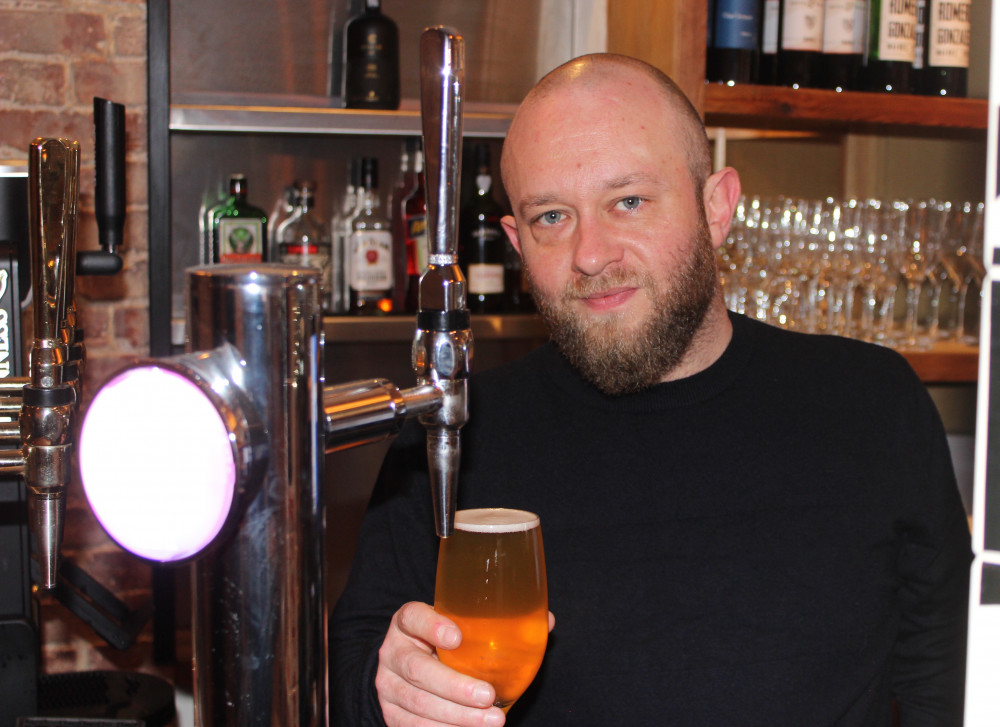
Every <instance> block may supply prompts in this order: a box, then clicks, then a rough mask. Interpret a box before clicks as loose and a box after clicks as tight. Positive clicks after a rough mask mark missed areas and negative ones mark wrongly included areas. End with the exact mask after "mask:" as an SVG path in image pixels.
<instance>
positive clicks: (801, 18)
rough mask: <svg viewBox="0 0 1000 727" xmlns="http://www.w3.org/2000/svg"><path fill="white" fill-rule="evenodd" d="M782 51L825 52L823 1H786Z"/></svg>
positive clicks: (782, 30)
mask: <svg viewBox="0 0 1000 727" xmlns="http://www.w3.org/2000/svg"><path fill="white" fill-rule="evenodd" d="M781 49H782V50H796V51H821V50H823V0H785V14H784V25H783V26H782V29H781Z"/></svg>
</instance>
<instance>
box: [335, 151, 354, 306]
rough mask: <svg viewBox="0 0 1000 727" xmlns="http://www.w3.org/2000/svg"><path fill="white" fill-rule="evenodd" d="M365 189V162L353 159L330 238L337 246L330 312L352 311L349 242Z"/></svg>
mask: <svg viewBox="0 0 1000 727" xmlns="http://www.w3.org/2000/svg"><path fill="white" fill-rule="evenodd" d="M360 185H361V161H360V160H359V159H352V160H351V162H350V164H349V166H348V172H347V185H346V186H345V188H344V194H343V195H342V196H341V198H340V201H339V203H338V204H337V206H336V208H337V212H336V213H335V214H334V215H333V219H331V221H330V236H331V238H332V242H333V251H332V253H333V271H332V276H333V281H332V283H331V286H330V312H331V313H347V312H348V310H349V309H350V307H351V299H350V295H349V293H348V284H347V276H348V274H349V273H348V267H349V264H348V263H349V261H348V257H347V244H348V242H347V241H348V238H350V236H351V220H352V218H353V217H354V215H355V213H356V212H357V209H358V187H359V186H360Z"/></svg>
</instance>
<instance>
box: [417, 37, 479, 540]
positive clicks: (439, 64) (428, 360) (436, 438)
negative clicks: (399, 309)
mask: <svg viewBox="0 0 1000 727" xmlns="http://www.w3.org/2000/svg"><path fill="white" fill-rule="evenodd" d="M464 76H465V42H464V40H463V39H462V37H461V36H460V35H459V34H458V33H457V32H456V31H454V30H453V29H451V28H445V27H437V28H428V29H427V30H426V31H424V34H423V35H422V36H421V39H420V79H421V110H422V115H423V127H424V157H425V167H424V173H425V175H426V179H427V219H428V245H429V246H430V255H429V257H428V263H429V264H428V268H427V270H426V271H424V273H423V275H422V276H421V277H420V296H419V299H420V310H419V312H418V313H417V332H416V335H415V337H414V339H413V369H414V372H415V373H416V376H417V383H418V384H420V385H428V384H430V385H432V386H434V387H436V388H437V389H439V390H440V391H441V393H442V395H443V401H442V405H441V407H440V408H439V409H437V410H436V411H434V412H433V413H429V414H426V415H424V416H422V417H420V421H421V422H422V423H423V424H424V426H425V427H426V429H427V460H428V468H429V475H430V482H431V497H432V500H433V503H434V528H435V531H436V532H437V534H438V535H439V536H440V537H448V536H449V535H451V533H452V530H453V528H454V521H455V503H456V495H457V490H458V468H459V461H460V458H461V437H460V435H459V430H460V429H461V428H462V426H463V425H464V424H465V422H466V421H467V420H468V418H469V409H468V378H469V370H470V366H471V362H472V348H473V343H472V324H471V317H470V315H469V311H468V309H467V308H466V305H465V277H464V276H463V275H462V271H461V269H460V268H459V266H458V234H457V220H458V203H459V200H458V197H459V194H458V182H459V174H460V172H461V168H462V91H463V88H462V86H463V83H464Z"/></svg>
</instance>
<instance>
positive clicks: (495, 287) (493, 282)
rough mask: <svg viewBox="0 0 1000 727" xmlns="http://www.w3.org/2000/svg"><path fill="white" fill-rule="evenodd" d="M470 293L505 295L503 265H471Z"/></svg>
mask: <svg viewBox="0 0 1000 727" xmlns="http://www.w3.org/2000/svg"><path fill="white" fill-rule="evenodd" d="M469 293H470V294H472V295H491V294H493V293H503V264H502V263H500V264H495V265H494V264H487V263H471V264H470V265H469Z"/></svg>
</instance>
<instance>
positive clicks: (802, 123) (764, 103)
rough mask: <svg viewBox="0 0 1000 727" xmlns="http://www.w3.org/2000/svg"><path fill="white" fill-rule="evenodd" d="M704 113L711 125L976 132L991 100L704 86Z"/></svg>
mask: <svg viewBox="0 0 1000 727" xmlns="http://www.w3.org/2000/svg"><path fill="white" fill-rule="evenodd" d="M705 118H706V122H707V123H708V124H709V125H710V126H728V127H735V128H742V127H749V128H775V127H777V128H782V127H787V126H792V127H794V128H797V129H802V128H806V127H809V126H813V127H817V128H828V129H829V130H831V131H833V130H840V131H847V130H851V129H852V128H860V129H863V128H866V127H898V128H901V129H926V130H928V131H929V132H933V133H935V134H940V132H941V131H942V129H953V130H955V129H958V130H967V131H974V132H981V131H985V130H986V126H987V102H986V101H985V100H983V99H970V98H934V97H932V96H912V95H906V94H898V95H896V94H878V93H863V92H859V91H845V92H842V93H837V92H835V91H824V90H820V89H811V88H800V89H794V88H779V87H775V86H755V85H734V86H726V85H724V84H718V83H712V84H706V85H705Z"/></svg>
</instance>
